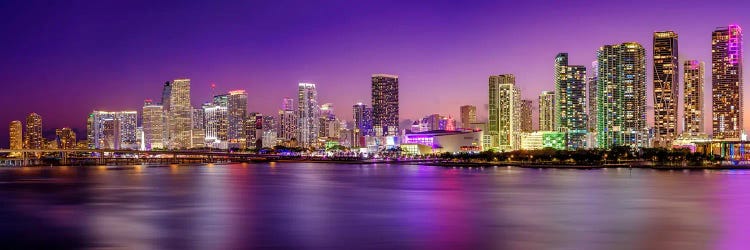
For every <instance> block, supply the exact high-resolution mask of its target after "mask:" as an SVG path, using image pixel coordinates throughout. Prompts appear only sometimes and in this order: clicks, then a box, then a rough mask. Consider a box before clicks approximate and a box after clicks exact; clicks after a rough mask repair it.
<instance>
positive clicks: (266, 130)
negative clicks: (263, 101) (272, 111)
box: [260, 115, 278, 148]
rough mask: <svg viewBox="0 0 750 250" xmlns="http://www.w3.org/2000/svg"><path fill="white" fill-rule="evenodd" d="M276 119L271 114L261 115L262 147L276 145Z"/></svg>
mask: <svg viewBox="0 0 750 250" xmlns="http://www.w3.org/2000/svg"><path fill="white" fill-rule="evenodd" d="M276 126H277V124H276V119H275V118H274V117H273V116H270V115H267V116H263V123H262V125H261V129H262V130H261V139H260V140H261V145H262V147H264V148H273V147H274V146H276V136H277V134H278V131H277V127H276Z"/></svg>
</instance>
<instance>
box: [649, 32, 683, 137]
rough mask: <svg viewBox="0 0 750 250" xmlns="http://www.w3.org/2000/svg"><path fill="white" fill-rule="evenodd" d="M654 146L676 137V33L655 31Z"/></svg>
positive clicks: (678, 63) (677, 64)
mask: <svg viewBox="0 0 750 250" xmlns="http://www.w3.org/2000/svg"><path fill="white" fill-rule="evenodd" d="M653 44H654V65H653V66H654V146H656V147H666V148H671V147H672V141H674V139H676V138H677V133H678V131H677V103H678V101H679V100H678V93H679V87H678V85H679V82H680V81H679V73H680V70H679V65H680V62H679V60H678V59H677V54H678V46H677V33H675V32H674V31H657V32H654V43H653Z"/></svg>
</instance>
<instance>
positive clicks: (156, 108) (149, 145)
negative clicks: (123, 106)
mask: <svg viewBox="0 0 750 250" xmlns="http://www.w3.org/2000/svg"><path fill="white" fill-rule="evenodd" d="M141 115H142V116H143V117H142V121H141V125H142V127H143V144H144V149H145V150H152V149H163V148H164V127H165V126H164V119H165V117H164V107H163V106H162V105H158V104H154V103H153V102H151V100H146V101H145V102H144V104H143V112H142V113H141Z"/></svg>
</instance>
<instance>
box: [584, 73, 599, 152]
mask: <svg viewBox="0 0 750 250" xmlns="http://www.w3.org/2000/svg"><path fill="white" fill-rule="evenodd" d="M591 73H592V76H591V77H589V86H588V89H587V90H586V95H587V96H588V101H589V103H588V105H589V110H588V111H589V113H588V118H589V122H588V130H589V133H592V132H593V133H595V132H596V117H597V112H596V111H597V110H596V105H597V102H596V92H597V91H596V90H597V85H596V84H597V81H598V79H599V62H597V61H594V62H592V63H591ZM589 146H591V145H589Z"/></svg>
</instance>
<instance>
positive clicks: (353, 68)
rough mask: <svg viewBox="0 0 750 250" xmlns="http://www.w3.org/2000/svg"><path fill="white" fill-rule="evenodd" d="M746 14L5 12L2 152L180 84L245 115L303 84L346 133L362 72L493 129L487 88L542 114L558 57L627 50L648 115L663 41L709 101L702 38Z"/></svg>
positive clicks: (401, 9) (423, 7) (458, 7)
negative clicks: (35, 127) (228, 96)
mask: <svg viewBox="0 0 750 250" xmlns="http://www.w3.org/2000/svg"><path fill="white" fill-rule="evenodd" d="M217 2H221V3H220V4H219V3H217ZM749 9H750V2H748V1H695V2H693V1H685V0H681V1H653V0H651V1H508V2H507V3H502V2H501V1H487V2H478V1H452V2H441V1H429V2H425V1H414V2H411V1H403V0H400V1H351V0H347V1H278V0H277V1H263V2H260V1H259V2H252V1H238V2H236V3H231V1H205V2H198V1H173V2H169V1H121V2H117V1H0V20H2V21H0V32H2V35H1V36H0V44H1V45H2V46H0V62H2V66H0V82H2V87H3V97H2V98H0V105H1V106H0V107H2V109H1V111H0V131H2V132H1V133H0V147H7V145H8V139H7V137H8V132H7V131H8V130H7V127H8V123H9V122H10V121H11V120H23V119H25V116H26V114H27V113H29V112H37V113H39V114H40V115H41V116H42V117H43V119H44V128H45V130H54V128H59V127H62V126H70V127H73V128H76V129H77V131H78V132H79V138H82V137H83V134H84V133H85V119H86V115H87V114H88V113H89V112H91V111H92V110H94V109H99V110H126V109H128V110H138V111H140V108H141V106H142V103H143V100H144V99H147V98H152V99H158V97H159V96H160V91H161V86H162V84H163V83H164V82H165V81H168V80H171V79H175V78H182V77H187V78H190V79H192V98H193V105H194V106H196V107H198V106H199V105H200V103H202V102H205V101H206V100H208V99H209V96H210V94H211V92H210V88H209V85H210V83H211V82H214V83H216V85H217V92H223V91H227V90H231V89H246V90H247V91H248V95H249V110H250V111H259V112H263V113H270V114H275V113H276V110H277V109H278V107H279V106H280V104H281V99H282V98H283V97H287V96H288V97H295V96H296V88H297V82H299V81H310V82H314V83H316V84H317V87H318V94H319V103H327V102H331V103H333V104H334V106H335V109H336V113H337V115H338V116H339V117H341V118H343V119H346V120H351V105H352V104H354V103H355V102H358V101H361V102H366V103H367V102H369V101H370V76H371V74H373V73H390V74H397V75H399V76H400V95H401V97H400V99H401V104H400V108H401V118H402V119H416V118H420V117H422V116H424V115H427V114H430V113H442V114H452V115H453V116H454V117H457V116H458V112H459V106H460V105H464V104H473V105H477V106H478V107H479V108H478V113H479V114H480V117H486V116H487V114H486V112H487V111H486V108H485V106H486V105H485V104H486V103H487V77H488V76H489V75H491V74H504V73H512V74H515V75H516V78H517V83H518V85H520V88H521V91H522V96H523V97H524V98H529V99H533V100H534V102H535V104H536V100H537V96H538V94H539V92H541V91H542V90H552V89H553V62H554V57H555V55H556V54H557V53H558V52H568V53H570V60H571V63H572V64H583V65H586V66H587V67H588V66H590V65H591V62H592V61H594V60H595V55H596V50H597V49H598V48H599V46H601V45H603V44H614V43H621V42H625V41H636V42H639V43H641V44H642V45H643V46H644V47H645V48H646V51H647V52H646V53H647V61H648V79H649V81H648V83H647V85H648V86H649V92H648V93H647V96H648V98H649V100H648V102H647V103H648V104H649V106H651V105H652V100H651V98H652V97H651V96H652V94H651V88H652V84H651V63H650V61H651V60H652V59H651V52H652V49H651V44H652V43H651V39H652V32H653V31H657V30H674V31H676V32H677V33H678V34H679V36H680V40H679V43H680V44H679V47H680V57H681V58H680V61H683V60H685V59H699V60H702V61H706V62H707V63H706V66H707V70H706V71H707V72H706V73H707V74H706V78H707V81H706V90H707V91H706V95H705V96H706V98H710V53H711V47H710V45H711V32H712V31H713V30H714V28H715V27H718V26H726V25H728V24H739V25H741V26H743V27H745V28H746V29H750V15H749V13H750V12H748V10H749ZM745 61H747V60H745ZM747 68H748V67H747V64H746V66H745V71H746V72H750V71H747V70H748V69H747ZM681 78H682V77H681ZM680 85H682V83H680ZM747 90H748V88H745V92H747ZM681 91H682V90H681ZM748 96H750V95H748V93H745V97H748ZM746 99H747V98H746ZM709 103H710V99H706V110H710V106H708V105H709ZM535 112H536V111H535ZM648 112H649V116H651V115H652V114H651V113H652V111H651V110H650V109H648ZM680 112H682V106H681V107H680ZM749 113H750V112H745V121H747V122H745V124H746V126H745V127H746V128H748V127H750V126H748V125H750V119H748V118H750V117H749ZM709 117H710V111H709V112H708V116H707V118H709ZM649 121H650V122H649V124H651V123H652V122H651V118H650V117H649ZM705 121H706V123H707V126H706V128H707V129H710V119H706V120H705ZM535 123H536V121H535Z"/></svg>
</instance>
